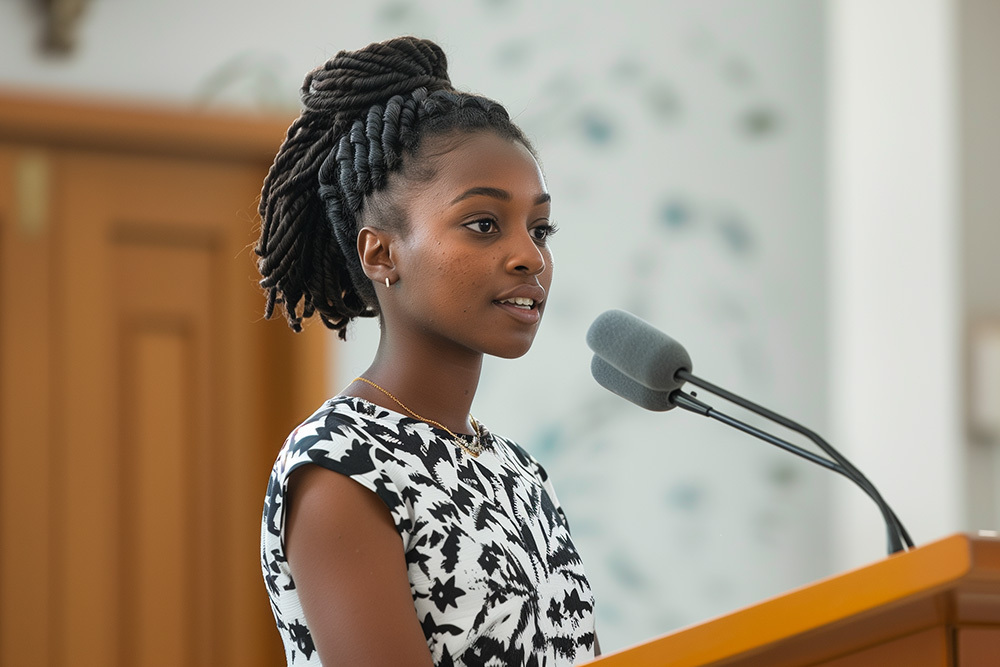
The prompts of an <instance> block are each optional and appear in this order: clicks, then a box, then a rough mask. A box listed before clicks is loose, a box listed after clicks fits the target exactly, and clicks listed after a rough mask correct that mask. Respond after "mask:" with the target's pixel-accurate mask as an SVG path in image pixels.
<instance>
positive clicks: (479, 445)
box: [354, 375, 483, 458]
mask: <svg viewBox="0 0 1000 667" xmlns="http://www.w3.org/2000/svg"><path fill="white" fill-rule="evenodd" d="M354 380H355V381H357V380H361V381H362V382H364V383H365V384H368V385H371V386H372V387H374V388H376V389H378V390H379V391H380V392H382V393H383V394H385V395H386V396H388V397H389V398H391V399H392V400H394V401H395V402H396V404H397V405H398V406H399V407H401V408H403V410H404V411H405V412H406V414H408V415H410V416H411V417H413V418H415V419H419V420H420V421H422V422H427V423H428V424H431V425H432V426H437V427H438V428H439V429H442V430H444V431H446V432H447V433H448V435H450V436H451V439H452V440H454V441H455V444H456V445H458V446H459V447H461V448H462V451H464V452H465V453H466V454H468V455H469V456H471V457H473V458H476V457H478V456H479V455H480V454H482V452H483V438H482V433H481V432H480V430H479V422H477V421H476V418H475V417H473V416H472V415H471V414H470V415H469V421H471V422H472V429H473V430H474V431H475V432H476V435H475V436H474V440H473V442H472V445H471V446H469V445H468V444H466V443H465V442H463V441H462V438H460V437H458V436H457V435H455V433H453V432H452V430H451V429H450V428H448V427H447V426H445V425H444V424H442V423H440V422H436V421H434V420H433V419H428V418H427V417H421V416H420V415H418V414H417V413H416V412H414V411H413V410H411V409H409V408H408V407H406V406H405V405H403V402H402V401H401V400H399V399H398V398H396V397H395V396H393V395H392V394H390V393H389V392H388V391H386V390H385V389H383V388H382V387H380V386H378V385H377V384H375V383H374V382H372V381H371V380H369V379H368V378H363V377H361V376H360V375H359V376H358V377H356V378H354Z"/></svg>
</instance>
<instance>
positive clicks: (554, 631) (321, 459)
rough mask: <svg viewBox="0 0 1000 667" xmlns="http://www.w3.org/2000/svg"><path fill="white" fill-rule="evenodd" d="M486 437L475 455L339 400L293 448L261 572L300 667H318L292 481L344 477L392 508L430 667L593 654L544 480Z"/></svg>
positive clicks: (274, 489)
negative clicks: (295, 542) (315, 474)
mask: <svg viewBox="0 0 1000 667" xmlns="http://www.w3.org/2000/svg"><path fill="white" fill-rule="evenodd" d="M480 428H481V437H482V438H483V443H484V444H485V445H486V450H485V451H483V452H482V453H481V454H480V455H479V456H478V457H472V456H469V455H468V454H466V453H465V452H464V451H463V450H462V449H461V448H459V447H458V446H457V445H456V443H455V442H454V441H453V440H452V438H451V436H450V435H449V434H448V433H447V432H446V431H443V430H441V429H438V428H436V427H434V426H431V425H430V424H427V423H425V422H422V421H419V420H417V419H413V418H411V417H408V416H406V415H403V414H400V413H397V412H393V411H391V410H387V409H385V408H383V407H381V406H378V405H375V404H374V403H370V402H368V401H365V400H363V399H360V398H356V397H349V396H346V397H345V396H338V397H335V398H333V399H330V400H329V401H327V402H326V403H324V404H323V406H322V407H321V408H320V409H319V410H318V411H317V412H316V413H315V414H313V415H312V416H311V417H309V418H308V419H307V420H306V421H305V422H303V423H302V424H301V425H299V426H298V427H297V428H296V429H295V430H294V431H293V432H292V433H291V435H289V437H288V439H287V440H286V441H285V444H284V446H283V447H282V449H281V452H280V453H279V455H278V458H277V461H276V462H275V464H274V468H273V469H272V471H271V477H270V480H269V482H268V488H267V496H266V499H265V503H264V515H263V521H262V525H261V568H262V570H263V575H264V580H265V583H266V586H267V591H268V594H269V596H270V599H271V609H272V611H273V612H274V618H275V622H276V623H277V626H278V631H279V632H280V634H281V638H282V640H283V642H284V646H285V656H286V659H287V661H288V664H289V665H290V666H294V667H298V666H299V665H309V666H313V665H320V664H321V663H320V661H319V656H318V655H317V653H316V650H315V647H314V645H313V641H312V635H311V634H310V630H309V626H308V624H307V623H306V620H305V617H304V614H303V612H302V606H301V603H300V601H299V597H298V593H297V592H296V590H295V581H294V580H293V578H292V575H291V572H290V571H289V568H288V563H287V561H286V559H285V550H284V505H285V503H284V498H285V492H286V491H287V488H288V476H289V474H290V473H291V472H292V471H293V470H295V469H296V468H298V467H299V466H301V465H306V464H314V465H319V466H322V467H324V468H327V469H329V470H333V471H335V472H338V473H341V474H343V475H347V476H348V477H350V478H351V479H353V480H354V481H356V482H358V483H359V484H361V485H362V486H364V487H365V488H367V489H369V490H371V491H373V492H374V493H376V494H377V495H378V497H379V498H380V499H381V500H382V502H384V503H385V505H386V507H388V508H389V512H390V514H391V516H392V520H393V523H394V524H395V527H396V530H397V531H398V532H399V536H400V539H401V545H400V547H401V548H402V549H403V551H404V553H405V556H406V563H407V571H408V576H409V581H410V592H411V594H412V596H413V605H414V609H415V612H416V615H417V618H418V619H419V621H420V625H421V627H422V628H423V631H424V636H425V637H426V639H427V645H428V647H429V648H430V651H431V655H432V657H433V659H434V664H435V665H438V666H440V667H444V666H447V665H470V666H478V665H489V666H497V667H501V666H502V667H509V666H511V665H532V666H536V667H542V666H543V665H544V666H545V667H558V666H562V665H573V664H577V663H581V662H586V661H587V660H589V659H592V658H593V656H594V599H593V594H592V592H591V589H590V584H589V582H588V581H587V577H586V574H585V573H584V570H583V562H582V561H581V559H580V555H579V554H578V553H577V550H576V547H575V546H574V545H573V540H572V539H571V538H570V533H569V526H568V524H567V522H566V517H565V516H564V514H563V512H562V509H561V508H560V507H559V503H558V501H557V500H556V496H555V492H554V491H553V489H552V485H551V483H550V481H549V479H548V475H546V473H545V470H544V469H543V468H542V466H541V465H539V463H538V462H537V461H535V460H534V459H533V458H532V457H531V456H530V455H529V454H528V453H527V452H525V451H524V450H523V449H522V448H521V447H519V446H518V445H517V444H515V443H513V442H511V441H510V440H507V439H505V438H502V437H500V436H497V435H494V434H491V433H489V431H487V430H486V429H485V427H482V425H480Z"/></svg>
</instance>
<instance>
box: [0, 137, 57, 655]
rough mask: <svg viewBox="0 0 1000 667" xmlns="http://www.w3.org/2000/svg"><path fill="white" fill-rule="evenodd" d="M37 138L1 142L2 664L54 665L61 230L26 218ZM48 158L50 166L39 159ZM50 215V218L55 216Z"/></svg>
mask: <svg viewBox="0 0 1000 667" xmlns="http://www.w3.org/2000/svg"><path fill="white" fill-rule="evenodd" d="M26 160H28V161H33V162H34V163H35V165H36V166H35V167H32V168H34V169H38V168H40V169H43V170H44V169H51V168H52V164H51V159H50V156H49V155H48V154H47V153H46V152H44V151H41V150H39V149H38V148H36V147H14V148H12V147H5V146H0V664H2V665H36V664H37V665H49V664H52V663H51V635H50V633H49V627H50V626H49V621H50V619H51V618H52V617H53V612H54V605H53V595H54V584H53V576H52V574H53V572H52V566H53V553H54V551H55V549H56V548H57V544H58V540H57V537H58V536H57V533H56V531H55V516H54V513H53V504H52V495H53V492H54V487H53V483H52V479H53V476H52V473H53V465H54V462H55V459H54V456H53V431H54V428H53V422H54V420H53V411H54V410H55V407H56V406H55V405H54V403H53V401H52V393H53V382H54V380H53V370H54V369H53V366H52V363H51V355H50V354H49V351H50V349H51V346H52V336H53V329H54V321H55V320H56V316H55V313H54V312H53V310H52V308H51V302H50V298H49V297H50V295H51V293H52V286H51V280H52V257H51V235H49V234H47V233H45V232H44V230H41V231H40V230H38V229H30V228H28V227H26V226H25V225H23V224H21V221H20V220H19V219H18V218H19V206H18V199H19V196H18V195H19V194H22V195H23V192H22V193H19V189H20V188H19V178H18V173H19V171H20V169H22V168H24V164H25V161H26ZM39 165H41V166H40V167H39ZM46 222H47V221H46Z"/></svg>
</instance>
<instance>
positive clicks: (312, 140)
mask: <svg viewBox="0 0 1000 667" xmlns="http://www.w3.org/2000/svg"><path fill="white" fill-rule="evenodd" d="M302 103H303V110H302V113H301V115H300V116H299V118H298V119H296V120H295V122H293V123H292V125H291V127H289V128H288V133H287V134H286V136H285V140H284V142H283V143H282V145H281V148H280V149H279V150H278V154H277V156H276V157H275V160H274V164H273V165H272V166H271V169H270V171H269V172H268V175H267V178H266V179H265V180H264V186H263V189H262V191H261V199H260V209H259V210H260V216H261V221H262V225H261V236H260V241H259V243H258V245H257V247H256V249H255V250H256V252H257V255H258V256H259V257H260V260H259V261H258V268H259V269H260V273H261V277H262V279H261V281H260V284H261V287H263V288H264V290H265V292H266V294H267V301H266V305H265V309H264V316H265V317H267V318H270V317H271V316H272V314H273V313H274V306H275V304H276V303H279V302H280V303H281V304H282V305H283V307H284V310H285V315H286V317H287V319H288V323H289V325H290V326H291V327H292V329H293V330H295V331H301V329H302V320H303V319H304V318H308V317H310V316H312V315H313V314H314V313H319V316H320V319H321V320H322V321H323V323H324V324H325V325H326V326H328V327H329V328H331V329H334V330H336V331H338V333H339V335H340V337H341V338H344V337H345V335H346V327H347V324H348V323H349V322H350V321H351V320H352V319H354V318H355V317H373V316H377V315H378V314H379V309H378V300H377V298H376V294H375V289H374V287H373V286H372V283H371V280H370V279H369V278H368V277H367V276H366V275H365V273H364V271H363V269H362V266H361V259H360V257H359V256H358V251H357V235H358V231H359V230H360V229H361V227H362V226H364V224H363V223H362V219H363V218H364V219H365V220H366V221H367V222H369V223H370V224H374V225H375V226H387V225H389V226H391V225H394V224H401V222H405V215H400V214H399V213H400V212H399V211H396V210H394V209H392V207H393V205H394V204H393V203H392V202H389V203H386V202H384V201H381V200H380V197H381V196H382V195H381V193H383V192H384V191H385V190H386V189H387V188H388V186H389V184H390V182H391V179H390V178H389V176H390V175H391V174H392V173H393V172H397V171H400V170H401V169H405V167H406V165H407V164H408V163H409V162H412V160H410V159H408V157H412V156H416V155H417V153H418V151H419V149H420V145H421V141H422V140H423V139H425V138H426V137H429V136H433V135H440V134H445V133H449V132H455V131H460V132H475V131H484V130H489V131H493V132H496V133H497V134H499V135H500V136H502V137H505V138H508V139H511V140H516V141H519V142H521V143H523V144H524V145H525V146H526V147H528V149H529V150H532V149H531V145H530V144H529V143H528V141H527V139H525V137H524V135H523V134H522V133H521V131H520V130H519V129H518V128H517V127H516V126H515V125H514V124H513V123H511V121H510V118H509V116H508V114H507V112H506V110H505V109H504V108H503V107H502V106H501V105H499V104H498V103H496V102H493V101H492V100H488V99H486V98H483V97H478V96H474V95H469V94H465V93H459V92H456V91H455V90H454V89H452V87H451V82H450V81H449V79H448V71H447V59H446V57H445V55H444V52H443V51H441V49H440V47H438V46H437V45H436V44H434V43H433V42H430V41H427V40H421V39H417V38H415V37H401V38H398V39H393V40H389V41H387V42H381V43H378V44H371V45H369V46H367V47H365V48H364V49H361V50H359V51H353V52H347V51H342V52H340V53H339V54H337V56H336V57H335V58H333V59H331V60H330V61H329V62H327V63H326V64H325V65H323V66H322V67H319V68H317V69H315V70H313V71H312V72H310V73H309V74H308V75H307V76H306V79H305V82H304V83H303V86H302ZM532 152H534V151H532ZM415 173H416V172H415ZM415 173H410V170H407V178H409V179H410V180H413V179H415V178H429V177H431V175H432V172H430V171H427V170H426V169H425V170H424V171H423V172H419V174H420V175H419V176H417V175H415ZM369 216H373V217H377V218H379V219H378V220H368V217H369ZM300 302H301V303H302V309H301V312H300V311H299V303H300Z"/></svg>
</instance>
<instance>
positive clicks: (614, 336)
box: [587, 310, 693, 409]
mask: <svg viewBox="0 0 1000 667" xmlns="http://www.w3.org/2000/svg"><path fill="white" fill-rule="evenodd" d="M587 345H588V346H589V347H590V349H591V350H593V351H594V354H596V355H597V356H598V357H600V358H601V359H603V360H604V361H606V362H607V363H608V364H609V365H611V366H612V367H614V368H615V369H617V370H618V371H620V372H621V373H623V374H624V375H626V376H627V377H628V378H631V379H632V380H634V381H636V382H638V383H639V384H640V385H642V386H644V387H646V388H647V389H651V390H653V391H657V392H659V391H662V392H667V393H670V392H671V391H673V390H674V389H679V388H680V387H681V385H683V384H684V381H683V380H678V379H676V378H675V377H674V376H675V375H676V374H677V371H679V370H681V369H684V370H686V371H688V372H691V370H692V368H693V365H692V364H691V357H690V356H689V355H688V353H687V350H685V349H684V346H683V345H681V344H680V343H678V342H677V341H675V340H674V339H673V338H671V337H670V336H668V335H667V334H665V333H663V332H662V331H660V330H659V329H657V328H656V327H654V326H653V325H652V324H650V323H649V322H646V321H645V320H643V319H641V318H639V317H637V316H635V315H633V314H632V313H628V312H625V311H624V310H608V311H606V312H604V313H601V314H600V315H599V316H598V317H597V319H596V320H594V323H593V324H591V325H590V329H589V330H588V331H587ZM591 368H593V366H592V367H591ZM650 409H652V408H650Z"/></svg>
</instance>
